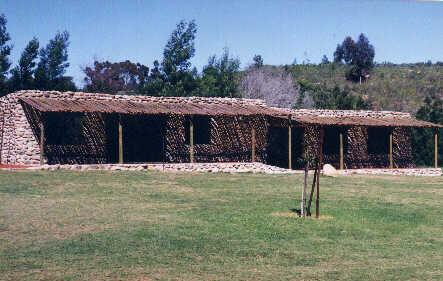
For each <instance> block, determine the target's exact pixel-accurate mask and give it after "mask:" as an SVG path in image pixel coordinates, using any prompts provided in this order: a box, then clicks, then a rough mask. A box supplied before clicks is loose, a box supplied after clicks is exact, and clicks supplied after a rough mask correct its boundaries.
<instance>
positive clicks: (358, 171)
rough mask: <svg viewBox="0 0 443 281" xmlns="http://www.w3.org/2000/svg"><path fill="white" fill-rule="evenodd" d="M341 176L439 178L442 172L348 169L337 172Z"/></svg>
mask: <svg viewBox="0 0 443 281" xmlns="http://www.w3.org/2000/svg"><path fill="white" fill-rule="evenodd" d="M337 172H338V173H339V174H341V175H345V176H347V175H391V176H424V177H440V176H442V170H441V169H439V168H422V169H348V170H343V171H337Z"/></svg>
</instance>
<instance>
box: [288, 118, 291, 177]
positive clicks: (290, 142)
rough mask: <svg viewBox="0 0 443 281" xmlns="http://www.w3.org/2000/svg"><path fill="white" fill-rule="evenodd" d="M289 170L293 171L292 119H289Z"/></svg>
mask: <svg viewBox="0 0 443 281" xmlns="http://www.w3.org/2000/svg"><path fill="white" fill-rule="evenodd" d="M288 169H290V170H291V169H292V124H291V119H289V126H288Z"/></svg>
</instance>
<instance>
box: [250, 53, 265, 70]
mask: <svg viewBox="0 0 443 281" xmlns="http://www.w3.org/2000/svg"><path fill="white" fill-rule="evenodd" d="M252 60H253V61H254V66H255V67H257V68H258V67H262V66H263V58H262V56H261V55H255V56H254V58H253V59H252Z"/></svg>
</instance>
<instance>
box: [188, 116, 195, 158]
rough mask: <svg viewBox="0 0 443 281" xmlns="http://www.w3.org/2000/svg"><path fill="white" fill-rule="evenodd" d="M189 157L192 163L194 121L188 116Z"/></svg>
mask: <svg viewBox="0 0 443 281" xmlns="http://www.w3.org/2000/svg"><path fill="white" fill-rule="evenodd" d="M189 159H190V161H191V163H194V122H193V119H192V116H191V118H189Z"/></svg>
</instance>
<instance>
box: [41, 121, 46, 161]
mask: <svg viewBox="0 0 443 281" xmlns="http://www.w3.org/2000/svg"><path fill="white" fill-rule="evenodd" d="M43 122H44V121H43V116H42V120H41V122H40V165H43V164H45V125H44V123H43Z"/></svg>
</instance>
